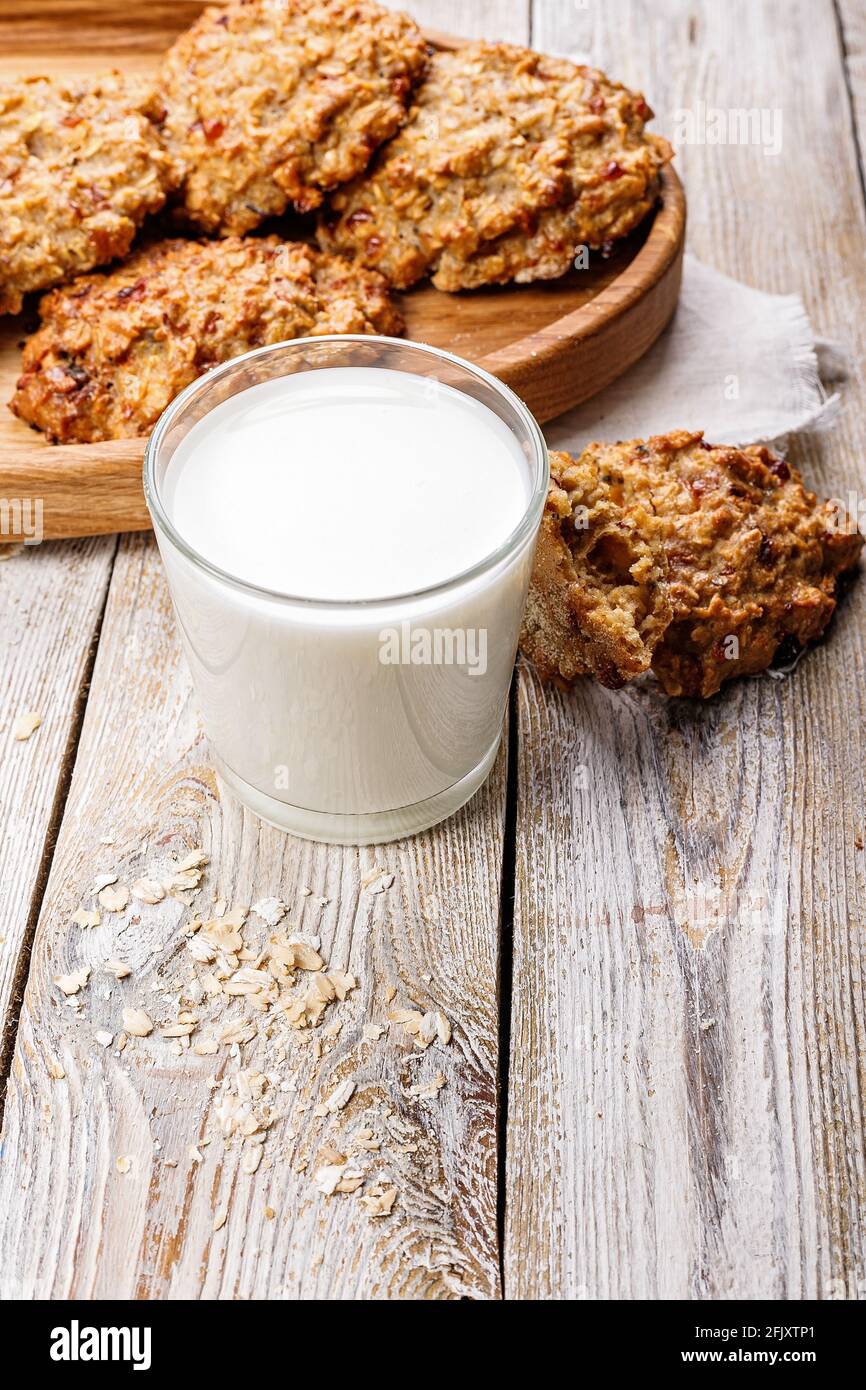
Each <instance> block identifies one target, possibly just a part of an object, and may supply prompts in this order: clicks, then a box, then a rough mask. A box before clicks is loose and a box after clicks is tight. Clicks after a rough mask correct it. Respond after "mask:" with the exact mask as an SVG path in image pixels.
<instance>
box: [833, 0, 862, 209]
mask: <svg viewBox="0 0 866 1390" xmlns="http://www.w3.org/2000/svg"><path fill="white" fill-rule="evenodd" d="M832 3H833V14H834V16H835V19H836V33H837V35H838V38H839V55H840V58H841V68H842V72H843V74H844V78H845V93H846V95H847V97H848V116H849V119H850V123H851V137H852V139H853V141H854V153H855V154H856V156H857V173H858V174H859V177H860V194H861V197H862V200H863V207H864V210H866V165H864V162H863V146H862V145H861V143H860V129H859V126H858V124H857V103H856V102H855V100H854V88H853V86H852V85H851V67H850V63H849V61H848V44H847V41H846V39H845V21H844V19H843V17H842V10H841V8H840V6H839V0H832Z"/></svg>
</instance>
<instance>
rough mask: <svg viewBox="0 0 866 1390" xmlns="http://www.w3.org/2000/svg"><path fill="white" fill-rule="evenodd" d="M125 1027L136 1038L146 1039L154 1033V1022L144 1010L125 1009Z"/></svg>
mask: <svg viewBox="0 0 866 1390" xmlns="http://www.w3.org/2000/svg"><path fill="white" fill-rule="evenodd" d="M123 1027H124V1029H125V1031H126V1032H127V1033H131V1034H132V1036H133V1037H134V1038H146V1037H147V1035H148V1033H152V1032H153V1021H152V1020H151V1018H150V1016H149V1015H148V1014H146V1013H145V1012H144V1009H124V1011H123Z"/></svg>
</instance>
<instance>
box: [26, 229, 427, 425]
mask: <svg viewBox="0 0 866 1390" xmlns="http://www.w3.org/2000/svg"><path fill="white" fill-rule="evenodd" d="M40 312H41V315H42V327H41V328H40V329H39V331H38V332H37V333H35V334H34V335H33V337H31V338H30V339H29V340H28V342H27V343H26V345H25V348H24V359H23V368H24V370H23V374H22V376H21V378H20V380H19V381H18V385H17V389H16V392H15V395H14V397H13V399H12V401H11V402H10V409H11V410H12V411H13V413H14V414H15V415H18V416H20V418H21V419H22V420H26V421H27V422H28V424H31V425H34V426H35V427H36V428H37V429H41V430H44V431H45V433H46V434H47V435H48V437H49V439H51V440H53V441H54V442H57V443H62V444H65V443H69V442H71V441H77V442H80V443H92V442H95V441H98V440H104V439H126V438H131V437H133V436H135V435H143V434H147V433H148V431H149V430H150V429H151V427H152V426H153V425H154V424H155V422H156V421H157V420H158V418H159V416H160V415H161V414H162V411H163V410H164V409H165V407H166V406H167V405H168V404H169V402H170V401H172V400H173V399H174V397H175V396H176V395H177V394H178V392H180V391H182V390H183V388H184V387H185V386H188V385H189V384H190V382H191V381H194V380H195V379H196V377H199V376H201V375H202V373H203V372H206V371H207V370H208V369H209V368H210V367H214V366H216V365H217V364H218V363H220V362H225V361H227V360H228V359H229V358H230V357H237V356H238V355H239V354H240V353H243V352H247V351H249V350H250V349H251V348H255V347H262V346H265V345H266V344H268V343H278V342H282V341H283V340H284V339H287V338H301V337H312V336H318V335H321V334H323V333H384V334H389V335H392V336H393V335H396V334H399V333H400V332H402V329H403V321H402V319H401V318H400V315H399V314H398V313H397V311H396V310H395V309H394V307H393V306H392V304H391V301H390V298H389V294H388V286H387V284H386V282H385V281H384V280H383V279H382V277H381V276H380V275H377V274H376V273H375V272H374V271H366V270H361V269H359V268H357V267H356V266H352V265H349V264H348V263H347V262H346V261H343V260H340V259H339V258H338V257H336V256H329V255H326V254H325V253H323V252H321V251H317V250H316V249H315V248H313V247H310V246H305V245H303V244H302V243H298V242H283V241H280V240H279V238H278V237H274V236H271V237H261V238H259V237H248V238H246V239H241V238H238V237H229V238H226V239H224V240H220V241H210V242H196V241H180V240H170V241H162V242H158V243H156V244H155V245H153V246H149V247H145V248H143V249H142V250H139V251H137V252H135V253H134V254H133V255H132V256H131V257H130V258H129V260H128V261H126V262H125V263H124V265H123V266H121V267H120V268H119V269H117V270H114V271H112V272H110V273H109V274H101V275H100V274H95V275H83V276H80V277H79V278H78V279H77V280H73V282H72V283H71V284H69V285H65V286H64V287H63V288H62V289H58V290H53V291H52V292H51V293H50V294H47V295H46V296H45V297H44V299H43V300H42V303H41V306H40Z"/></svg>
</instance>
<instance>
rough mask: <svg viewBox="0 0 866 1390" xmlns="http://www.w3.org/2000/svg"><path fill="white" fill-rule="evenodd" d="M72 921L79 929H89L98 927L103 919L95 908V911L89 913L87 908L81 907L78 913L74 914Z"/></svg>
mask: <svg viewBox="0 0 866 1390" xmlns="http://www.w3.org/2000/svg"><path fill="white" fill-rule="evenodd" d="M72 920H73V922H74V923H75V925H76V926H77V927H83V928H88V927H98V926H99V924H100V922H101V921H102V917H101V915H100V913H99V912H97V911H96V909H95V908H94V909H93V911H88V910H87V908H86V907H80V908H79V909H78V911H77V912H73V914H72Z"/></svg>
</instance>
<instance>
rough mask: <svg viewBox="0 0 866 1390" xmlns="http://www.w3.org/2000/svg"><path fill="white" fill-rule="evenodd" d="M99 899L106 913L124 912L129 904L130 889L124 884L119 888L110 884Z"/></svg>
mask: <svg viewBox="0 0 866 1390" xmlns="http://www.w3.org/2000/svg"><path fill="white" fill-rule="evenodd" d="M98 897H99V901H100V903H101V904H102V906H103V907H104V908H105V910H106V912H123V910H124V908H125V907H126V906H127V904H128V902H129V889H128V888H125V887H124V886H123V884H119V885H118V886H117V887H114V886H112V885H111V884H109V885H108V886H107V887H105V888H103V889H102V891H101V892H100V893H99V895H98Z"/></svg>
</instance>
